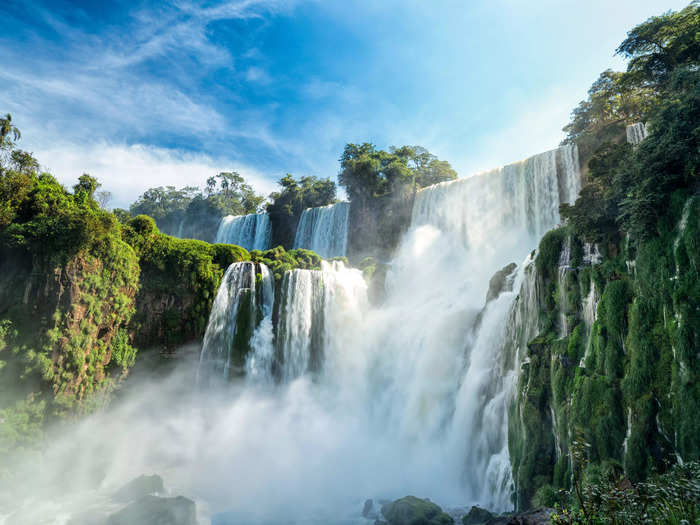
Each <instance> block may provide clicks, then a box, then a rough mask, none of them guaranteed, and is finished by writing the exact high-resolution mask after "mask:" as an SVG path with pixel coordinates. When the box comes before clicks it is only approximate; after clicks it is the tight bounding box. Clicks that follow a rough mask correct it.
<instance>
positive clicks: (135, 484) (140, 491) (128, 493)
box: [112, 474, 164, 502]
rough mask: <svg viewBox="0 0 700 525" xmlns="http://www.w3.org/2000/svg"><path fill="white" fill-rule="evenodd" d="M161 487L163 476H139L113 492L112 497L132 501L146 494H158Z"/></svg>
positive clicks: (161, 489)
mask: <svg viewBox="0 0 700 525" xmlns="http://www.w3.org/2000/svg"><path fill="white" fill-rule="evenodd" d="M163 491H164V489H163V478H161V477H160V476H159V475H158V474H153V475H152V476H146V475H143V476H139V477H138V478H136V479H132V480H131V481H130V482H129V483H127V484H126V485H124V486H123V487H122V488H120V489H119V490H118V491H117V492H115V493H114V496H112V499H114V500H117V501H124V502H127V501H134V500H137V499H139V498H140V497H142V496H146V495H148V494H160V493H162V492H163Z"/></svg>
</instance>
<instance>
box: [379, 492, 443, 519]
mask: <svg viewBox="0 0 700 525" xmlns="http://www.w3.org/2000/svg"><path fill="white" fill-rule="evenodd" d="M382 514H383V515H384V518H385V519H386V521H387V522H388V523H389V525H452V524H453V523H454V520H453V519H452V517H451V516H450V515H449V514H446V513H444V512H443V511H442V509H441V508H440V507H439V506H438V505H436V504H435V503H433V502H431V501H430V500H427V499H420V498H416V497H415V496H406V497H405V498H401V499H397V500H396V501H394V502H393V503H387V504H386V505H384V506H382Z"/></svg>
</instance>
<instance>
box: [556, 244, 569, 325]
mask: <svg viewBox="0 0 700 525" xmlns="http://www.w3.org/2000/svg"><path fill="white" fill-rule="evenodd" d="M570 264H571V237H567V238H566V240H565V241H564V246H563V247H562V250H561V253H560V254H559V264H558V268H557V307H558V310H559V312H558V315H559V337H566V336H567V335H569V323H568V321H567V318H566V316H567V314H568V313H569V302H568V300H567V293H566V274H567V272H568V271H569V270H570V269H571V266H570Z"/></svg>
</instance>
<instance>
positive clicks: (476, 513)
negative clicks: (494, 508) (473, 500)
mask: <svg viewBox="0 0 700 525" xmlns="http://www.w3.org/2000/svg"><path fill="white" fill-rule="evenodd" d="M492 518H493V514H491V513H490V512H489V511H488V510H486V509H482V508H481V507H477V506H476V505H474V506H473V507H472V508H471V509H470V510H469V512H468V513H467V515H466V516H464V517H463V518H462V523H463V524H464V525H475V524H477V523H486V522H487V521H489V520H490V519H492Z"/></svg>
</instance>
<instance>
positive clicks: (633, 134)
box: [626, 122, 649, 145]
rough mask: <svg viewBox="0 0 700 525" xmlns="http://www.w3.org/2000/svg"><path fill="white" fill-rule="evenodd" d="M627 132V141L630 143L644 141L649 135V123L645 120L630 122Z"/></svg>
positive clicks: (635, 143)
mask: <svg viewBox="0 0 700 525" xmlns="http://www.w3.org/2000/svg"><path fill="white" fill-rule="evenodd" d="M626 132H627V142H629V143H630V144H634V145H637V144H639V143H640V142H642V141H643V140H644V139H645V138H647V135H648V134H649V133H648V132H647V125H646V124H645V123H644V122H637V123H635V124H630V125H629V126H627V128H626Z"/></svg>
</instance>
